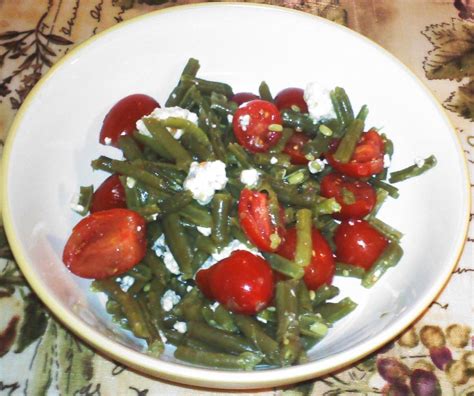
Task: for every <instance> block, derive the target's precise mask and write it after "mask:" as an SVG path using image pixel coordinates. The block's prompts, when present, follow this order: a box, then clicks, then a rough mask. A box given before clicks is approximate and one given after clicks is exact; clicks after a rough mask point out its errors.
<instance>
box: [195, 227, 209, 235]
mask: <svg viewBox="0 0 474 396" xmlns="http://www.w3.org/2000/svg"><path fill="white" fill-rule="evenodd" d="M196 228H197V230H198V231H199V232H200V233H201V234H202V235H204V236H209V235H211V233H212V228H211V227H201V226H197V227H196Z"/></svg>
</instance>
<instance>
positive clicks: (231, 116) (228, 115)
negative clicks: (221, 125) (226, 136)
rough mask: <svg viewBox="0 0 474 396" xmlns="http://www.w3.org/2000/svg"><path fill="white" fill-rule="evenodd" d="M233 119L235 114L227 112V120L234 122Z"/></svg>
mask: <svg viewBox="0 0 474 396" xmlns="http://www.w3.org/2000/svg"><path fill="white" fill-rule="evenodd" d="M233 120H234V116H233V115H232V114H227V122H228V123H229V124H232V121H233Z"/></svg>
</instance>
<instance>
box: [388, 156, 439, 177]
mask: <svg viewBox="0 0 474 396" xmlns="http://www.w3.org/2000/svg"><path fill="white" fill-rule="evenodd" d="M436 162H437V161H436V157H435V156H434V155H430V156H429V157H428V158H426V159H424V160H422V161H421V163H419V164H415V165H412V166H409V167H407V168H405V169H401V170H399V171H396V172H392V173H390V178H389V181H390V183H399V182H401V181H403V180H407V179H410V178H412V177H415V176H419V175H421V174H423V173H425V172H426V171H428V170H430V169H431V168H433V167H434V166H436Z"/></svg>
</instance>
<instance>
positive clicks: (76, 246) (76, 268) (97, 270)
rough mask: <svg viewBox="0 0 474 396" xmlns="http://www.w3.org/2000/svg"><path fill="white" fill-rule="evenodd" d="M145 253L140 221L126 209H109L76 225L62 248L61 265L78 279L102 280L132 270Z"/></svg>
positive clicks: (143, 229)
mask: <svg viewBox="0 0 474 396" xmlns="http://www.w3.org/2000/svg"><path fill="white" fill-rule="evenodd" d="M145 251H146V230H145V220H144V219H143V217H141V216H140V215H139V214H138V213H137V212H134V211H132V210H129V209H110V210H103V211H100V212H96V213H93V214H90V215H89V216H87V217H85V218H83V219H82V220H81V221H80V222H79V223H77V224H76V226H75V227H74V228H73V230H72V234H71V236H70V237H69V239H68V241H67V242H66V246H65V247H64V251H63V262H64V264H66V267H68V268H69V270H70V271H71V272H72V273H74V274H76V275H78V276H81V277H83V278H92V279H104V278H108V277H110V276H115V275H120V274H122V273H124V272H126V271H128V270H129V269H131V268H132V267H134V266H135V265H136V264H138V263H139V262H140V261H141V259H142V258H143V257H144V256H145Z"/></svg>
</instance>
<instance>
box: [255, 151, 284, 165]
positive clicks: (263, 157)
mask: <svg viewBox="0 0 474 396" xmlns="http://www.w3.org/2000/svg"><path fill="white" fill-rule="evenodd" d="M253 161H254V162H255V164H257V165H263V166H281V167H283V168H289V167H290V166H291V162H290V156H289V155H288V154H280V153H273V154H272V153H257V154H255V155H254V157H253Z"/></svg>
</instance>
